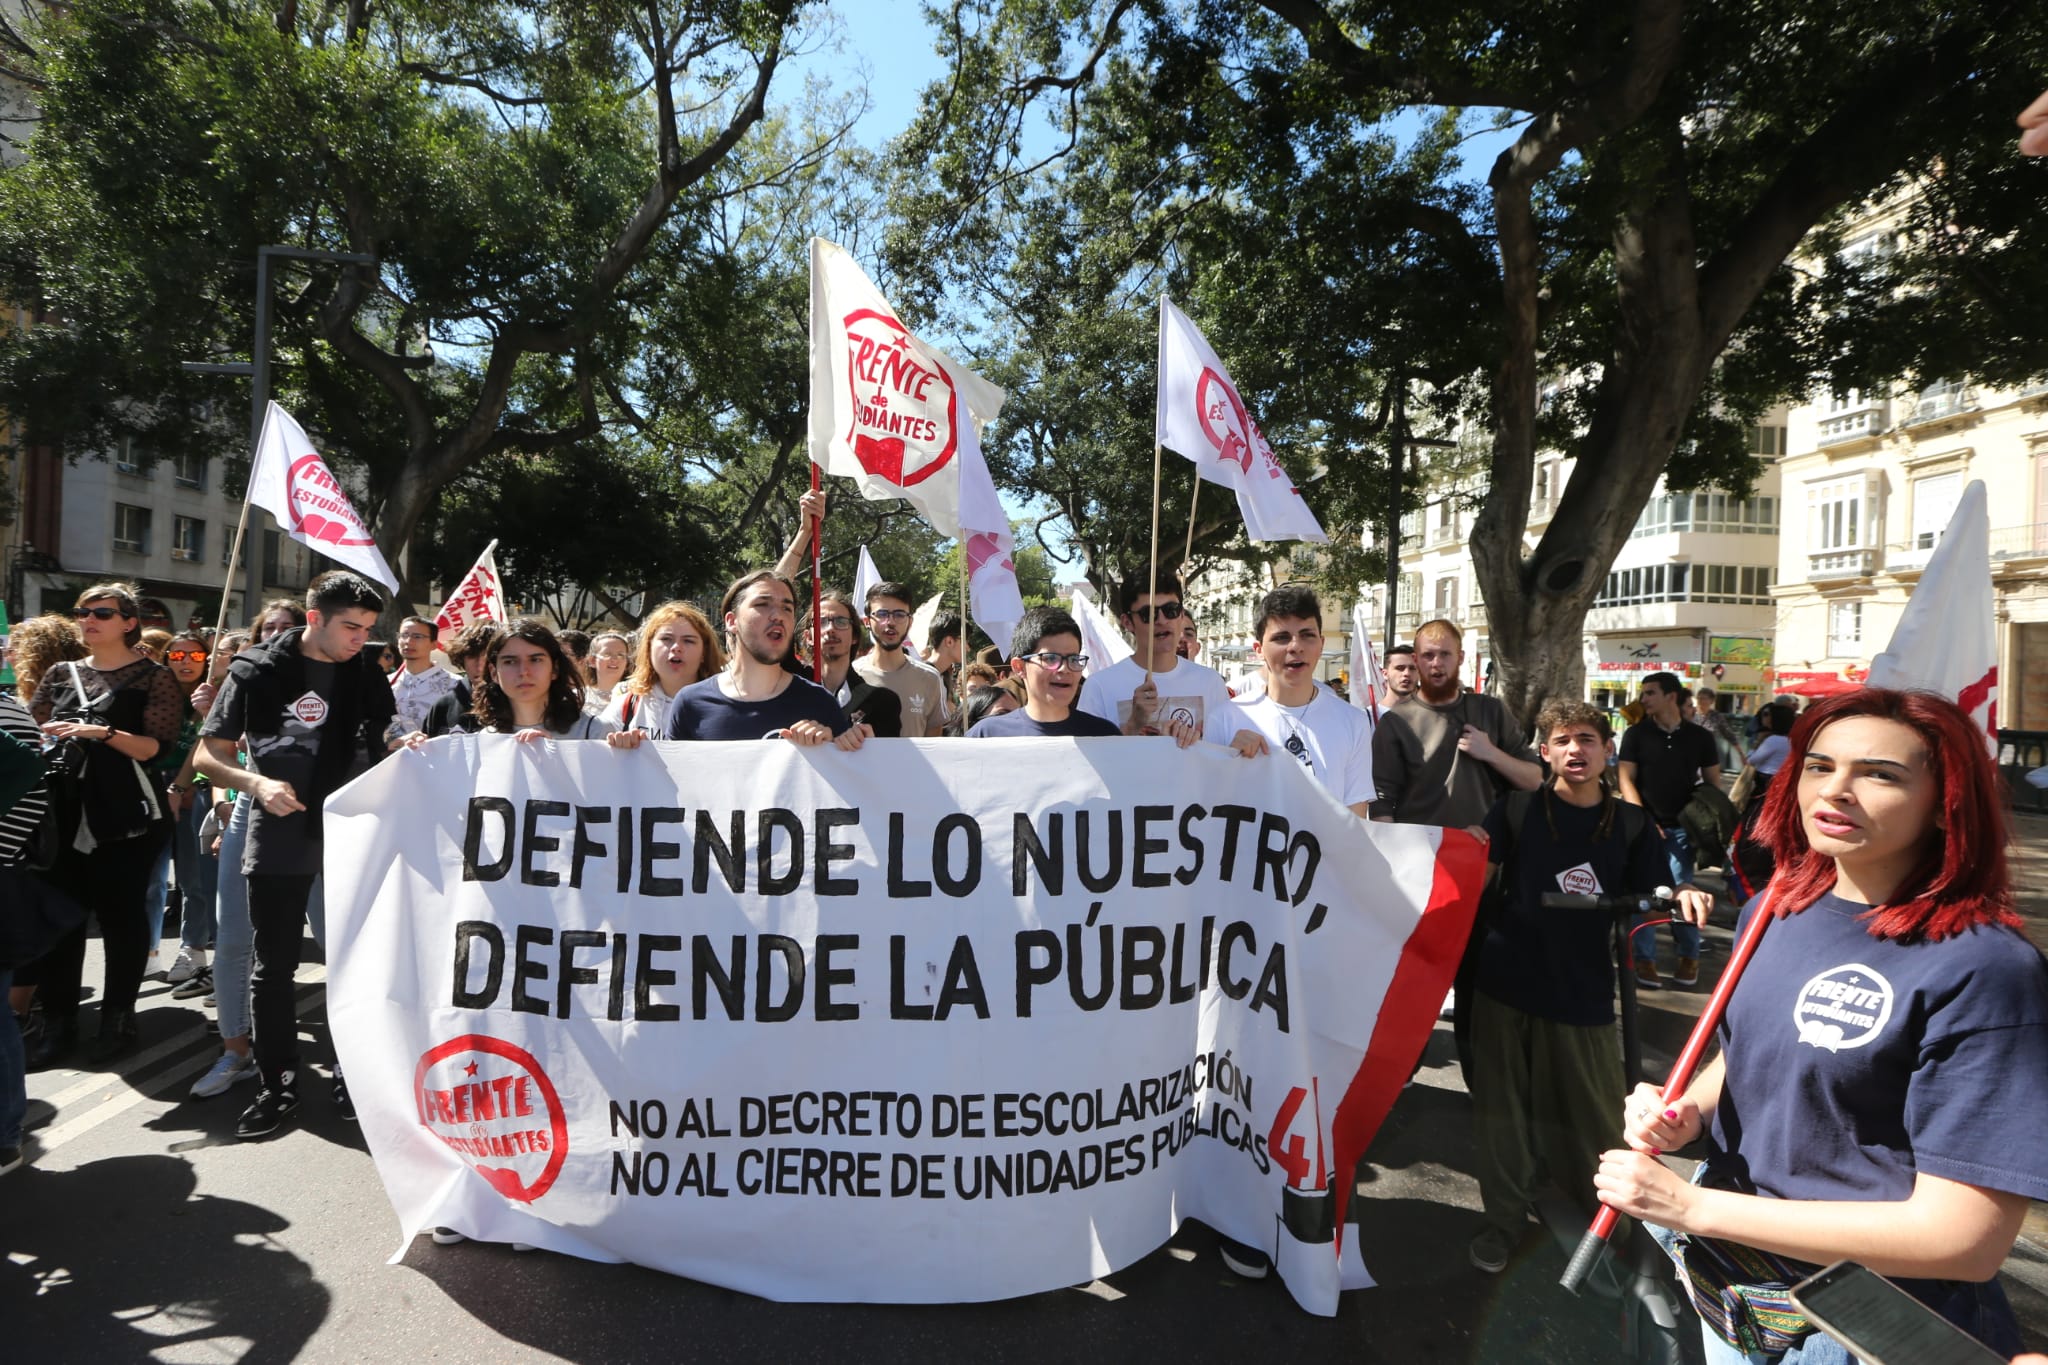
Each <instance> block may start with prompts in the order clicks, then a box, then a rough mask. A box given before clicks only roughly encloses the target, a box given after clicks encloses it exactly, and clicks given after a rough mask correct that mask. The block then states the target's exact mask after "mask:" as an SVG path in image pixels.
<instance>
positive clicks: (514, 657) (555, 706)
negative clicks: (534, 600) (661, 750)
mask: <svg viewBox="0 0 2048 1365" xmlns="http://www.w3.org/2000/svg"><path fill="white" fill-rule="evenodd" d="M476 713H477V717H478V719H480V720H481V721H482V722H483V728H484V729H486V730H495V731H497V732H498V733H499V734H504V735H512V736H514V737H516V738H517V739H518V740H519V742H520V743H521V744H531V743H533V742H535V741H536V740H543V739H603V740H607V741H610V742H612V743H613V744H614V747H619V748H632V747H635V746H637V745H638V744H639V743H640V741H641V740H642V739H644V738H645V737H646V736H645V735H644V734H642V733H641V732H640V731H638V730H631V731H627V732H625V733H623V734H621V733H620V732H619V730H618V727H617V726H616V725H614V724H613V723H612V722H611V721H608V720H605V719H603V718H602V717H599V716H593V715H591V714H589V713H588V712H587V711H585V710H584V709H583V675H582V674H581V673H580V672H578V671H577V668H576V664H575V661H574V660H573V659H571V658H570V657H569V654H568V651H566V650H564V649H563V648H562V643H561V641H560V640H559V639H558V638H556V636H555V633H554V631H552V630H550V629H549V628H548V627H547V625H546V623H545V622H541V621H536V620H534V619H532V618H531V617H528V618H526V619H524V620H519V621H514V622H513V623H512V624H511V625H509V626H507V627H506V628H505V633H504V635H503V636H501V637H500V638H499V640H498V643H497V646H496V648H495V649H493V650H492V652H491V666H490V669H489V671H488V672H486V673H485V675H484V685H483V690H482V691H481V692H479V693H478V694H477V700H476ZM414 742H415V743H421V744H423V743H425V742H426V741H425V739H424V738H421V739H419V740H417V741H414Z"/></svg>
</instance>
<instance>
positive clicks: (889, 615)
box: [868, 607, 910, 621]
mask: <svg viewBox="0 0 2048 1365" xmlns="http://www.w3.org/2000/svg"><path fill="white" fill-rule="evenodd" d="M909 619H910V613H909V612H907V611H904V610H902V609H901V608H899V607H888V608H885V609H883V610H881V611H871V612H869V613H868V620H870V621H908V620H909Z"/></svg>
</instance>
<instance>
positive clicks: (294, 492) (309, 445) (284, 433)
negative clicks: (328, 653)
mask: <svg viewBox="0 0 2048 1365" xmlns="http://www.w3.org/2000/svg"><path fill="white" fill-rule="evenodd" d="M249 501H250V502H252V503H254V504H255V505H256V506H258V507H261V508H262V509H263V510H264V511H266V512H268V513H270V515H272V516H273V517H276V518H277V524H278V525H279V526H280V527H282V528H283V529H284V533H285V534H286V535H288V536H290V537H291V538H292V539H293V540H296V541H297V542H299V544H301V545H303V546H305V547H306V548H307V549H309V550H318V551H319V552H320V553H321V554H323V555H326V556H327V557H328V558H329V559H331V560H333V561H334V562H335V563H337V564H339V565H341V566H342V567H343V568H348V569H354V570H355V571H356V572H357V573H360V574H364V575H367V576H368V577H370V578H374V579H376V580H377V581H378V582H379V583H382V584H383V585H384V586H385V587H387V588H389V589H390V590H391V591H392V592H393V593H394V594H395V593H397V591H398V575H397V574H395V573H393V572H391V566H390V565H389V564H386V563H385V562H384V555H383V552H382V551H380V550H379V549H378V548H377V540H376V537H374V536H372V535H371V534H370V528H369V527H367V526H365V525H364V524H363V519H362V518H361V517H359V516H357V515H356V509H355V505H354V504H353V503H351V502H350V501H349V500H348V491H347V490H346V489H344V488H343V487H342V486H341V481H340V480H339V479H337V478H335V477H334V471H333V470H331V469H329V468H328V467H327V461H325V460H323V459H321V458H320V452H319V451H317V450H315V449H313V442H312V440H311V439H310V438H309V437H308V436H307V435H306V433H305V431H304V429H303V428H301V427H300V426H299V424H298V423H297V422H294V421H293V420H292V419H291V415H290V414H289V413H287V412H286V411H285V410H284V409H283V408H281V407H279V406H278V405H277V404H276V403H272V404H270V407H269V410H268V411H267V412H266V413H265V414H264V417H263V436H262V438H261V439H260V440H258V441H257V443H256V460H255V462H254V464H252V465H251V466H250V468H249Z"/></svg>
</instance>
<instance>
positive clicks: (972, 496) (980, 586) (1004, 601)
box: [960, 422, 1024, 652]
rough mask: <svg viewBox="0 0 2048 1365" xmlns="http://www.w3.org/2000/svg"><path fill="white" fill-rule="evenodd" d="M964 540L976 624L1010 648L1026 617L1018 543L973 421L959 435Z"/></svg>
mask: <svg viewBox="0 0 2048 1365" xmlns="http://www.w3.org/2000/svg"><path fill="white" fill-rule="evenodd" d="M960 538H961V540H962V541H964V542H965V545H966V554H967V596H968V600H969V601H970V602H971V603H972V608H971V609H972V612H973V615H974V623H975V624H976V625H978V626H980V627H981V628H982V630H983V631H985V632H986V633H987V635H988V638H989V639H991V640H994V641H995V642H996V643H997V644H999V645H1001V646H1002V647H1003V649H1004V651H1005V652H1007V651H1008V650H1009V648H1010V636H1011V634H1012V633H1013V632H1015V630H1016V629H1017V623H1018V622H1019V621H1021V620H1023V619H1024V595H1023V593H1022V592H1021V591H1020V590H1019V589H1018V587H1017V561H1016V558H1015V556H1016V553H1017V543H1016V538H1015V537H1014V536H1013V535H1012V534H1011V532H1010V514H1009V513H1008V512H1006V511H1004V510H1003V503H1002V499H1000V498H998V497H997V496H996V484H995V480H994V479H993V478H991V477H989V472H988V463H987V461H985V460H983V459H982V457H981V432H980V430H979V428H978V424H977V423H974V422H968V423H966V424H965V426H963V428H962V429H961V432H960Z"/></svg>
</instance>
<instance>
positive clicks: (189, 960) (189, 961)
mask: <svg viewBox="0 0 2048 1365" xmlns="http://www.w3.org/2000/svg"><path fill="white" fill-rule="evenodd" d="M205 970H206V949H204V948H181V949H179V950H178V960H177V961H176V962H173V963H172V964H171V970H170V971H169V972H167V973H165V975H164V980H166V981H168V982H170V983H171V984H172V985H173V986H182V985H184V984H185V983H186V982H187V981H190V980H191V979H192V978H194V977H196V976H198V975H199V974H200V973H201V972H204V971H205ZM173 998H176V993H175V992H173Z"/></svg>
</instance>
